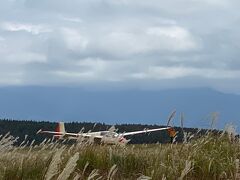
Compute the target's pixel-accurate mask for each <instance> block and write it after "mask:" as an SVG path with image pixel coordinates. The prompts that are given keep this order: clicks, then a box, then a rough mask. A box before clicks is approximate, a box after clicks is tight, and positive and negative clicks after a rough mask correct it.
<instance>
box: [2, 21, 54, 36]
mask: <svg viewBox="0 0 240 180" xmlns="http://www.w3.org/2000/svg"><path fill="white" fill-rule="evenodd" d="M0 27H1V28H2V29H4V30H6V31H13V32H14V31H26V32H29V33H32V34H36V35H37V34H39V33H46V32H51V29H50V28H48V27H46V26H44V25H33V24H29V23H13V22H3V23H1V25H0Z"/></svg>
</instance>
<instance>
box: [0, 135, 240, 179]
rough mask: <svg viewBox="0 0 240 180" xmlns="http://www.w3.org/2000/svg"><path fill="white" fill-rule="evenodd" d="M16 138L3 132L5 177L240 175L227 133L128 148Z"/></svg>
mask: <svg viewBox="0 0 240 180" xmlns="http://www.w3.org/2000/svg"><path fill="white" fill-rule="evenodd" d="M16 140H17V139H16V138H14V137H12V136H11V135H10V134H7V135H5V136H2V137H1V140H0V179H4V180H5V179H6V180H7V179H9V180H10V179H15V180H18V179H19V180H20V179H61V180H63V179H117V180H118V179H137V178H142V179H144V178H145V179H150V178H151V179H153V180H159V179H240V169H239V168H240V167H239V159H240V142H239V139H234V138H233V137H232V136H231V134H227V133H222V134H218V135H216V134H215V135H213V134H212V133H211V132H208V133H206V134H205V135H203V136H201V137H198V138H192V139H191V138H189V137H188V138H187V140H186V141H184V143H181V144H175V143H173V144H154V145H153V144H151V145H146V144H144V145H127V146H126V147H119V146H105V145H93V144H91V143H89V142H78V143H76V144H73V145H68V144H64V143H60V142H54V141H52V140H45V141H44V142H43V143H41V144H40V145H34V143H32V145H30V144H31V142H27V141H26V142H23V143H22V144H21V145H20V146H15V145H14V143H15V141H16Z"/></svg>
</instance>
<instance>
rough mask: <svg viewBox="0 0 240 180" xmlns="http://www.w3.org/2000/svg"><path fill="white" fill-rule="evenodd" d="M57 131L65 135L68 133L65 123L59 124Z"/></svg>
mask: <svg viewBox="0 0 240 180" xmlns="http://www.w3.org/2000/svg"><path fill="white" fill-rule="evenodd" d="M55 131H56V132H59V133H65V132H66V131H65V126H64V122H59V123H58V125H57V127H56V130H55Z"/></svg>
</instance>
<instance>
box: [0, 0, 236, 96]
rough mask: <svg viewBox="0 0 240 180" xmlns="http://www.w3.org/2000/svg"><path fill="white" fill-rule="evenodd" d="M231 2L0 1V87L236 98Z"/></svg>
mask: <svg viewBox="0 0 240 180" xmlns="http://www.w3.org/2000/svg"><path fill="white" fill-rule="evenodd" d="M239 7H240V3H239V1H237V0H230V1H229V0H201V1H200V0H176V1H169V2H165V1H159V0H150V1H144V0H140V1H139V0H133V1H130V0H90V1H79V0H72V1H71V2H69V1H65V0H48V1H46V0H43V1H35V0H8V1H1V2H0V11H1V15H0V56H1V59H0V85H1V86H6V85H70V86H84V87H89V88H91V87H96V88H103V87H105V88H115V87H118V88H141V89H159V88H177V87H211V88H215V89H218V90H221V91H227V92H234V93H240V85H238V82H239V80H240V76H239V75H240V61H239V59H238V57H239V47H240V43H239V42H240V35H239V32H238V30H239V26H240V25H239V20H240V13H239V12H238V8H239Z"/></svg>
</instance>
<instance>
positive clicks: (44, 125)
mask: <svg viewBox="0 0 240 180" xmlns="http://www.w3.org/2000/svg"><path fill="white" fill-rule="evenodd" d="M56 126H57V123H56V122H48V121H33V120H13V119H0V134H1V135H4V134H6V133H8V132H10V134H11V135H12V136H14V137H19V140H18V143H21V142H22V141H23V140H24V139H25V138H27V140H29V142H31V141H33V140H34V141H35V143H36V144H39V143H41V142H42V141H43V140H44V139H45V138H46V137H47V138H51V137H52V136H51V135H46V134H36V132H37V131H38V130H39V129H43V130H50V131H54V130H55V129H56ZM110 127H111V125H109V124H105V123H91V122H66V123H65V130H66V131H67V132H73V133H78V132H79V131H80V130H81V129H83V128H84V132H88V131H104V130H108V129H109V128H110ZM161 127H164V126H160V125H143V124H116V125H115V128H116V129H117V131H118V132H130V131H139V130H143V129H145V128H147V129H153V128H161ZM174 129H175V130H176V131H177V132H178V133H177V137H176V142H182V141H183V137H184V133H183V132H185V133H190V134H196V133H198V135H201V134H204V133H206V132H207V131H208V130H207V129H201V130H199V129H198V128H181V127H174ZM215 132H216V133H217V132H218V131H216V130H215ZM127 138H128V139H131V141H130V142H129V143H131V144H143V143H148V144H150V143H169V142H170V137H169V135H168V133H167V131H165V130H164V131H157V132H151V133H146V134H145V133H143V134H138V135H133V136H129V137H127Z"/></svg>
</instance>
